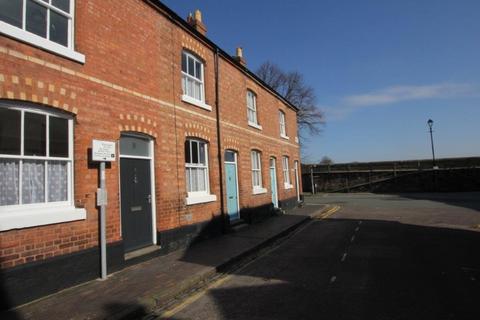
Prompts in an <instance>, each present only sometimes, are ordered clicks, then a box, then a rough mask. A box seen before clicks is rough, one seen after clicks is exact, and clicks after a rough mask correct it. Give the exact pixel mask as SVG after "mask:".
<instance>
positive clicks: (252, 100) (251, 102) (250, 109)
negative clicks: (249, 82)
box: [247, 90, 262, 129]
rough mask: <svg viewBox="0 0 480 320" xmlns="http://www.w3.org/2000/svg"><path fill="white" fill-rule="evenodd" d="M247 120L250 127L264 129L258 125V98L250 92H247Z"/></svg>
mask: <svg viewBox="0 0 480 320" xmlns="http://www.w3.org/2000/svg"><path fill="white" fill-rule="evenodd" d="M247 119H248V124H249V125H250V126H252V127H255V128H257V129H262V127H261V126H260V125H259V124H258V117H257V96H256V95H255V93H253V92H252V91H250V90H247Z"/></svg>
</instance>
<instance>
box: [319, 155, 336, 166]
mask: <svg viewBox="0 0 480 320" xmlns="http://www.w3.org/2000/svg"><path fill="white" fill-rule="evenodd" d="M319 164H323V165H332V164H333V160H332V159H331V158H330V157H328V156H323V157H322V160H320V163H319Z"/></svg>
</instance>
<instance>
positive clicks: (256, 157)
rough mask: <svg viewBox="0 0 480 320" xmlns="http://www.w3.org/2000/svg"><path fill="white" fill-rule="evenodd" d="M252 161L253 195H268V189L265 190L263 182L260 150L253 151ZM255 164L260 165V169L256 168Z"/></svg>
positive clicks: (251, 154)
mask: <svg viewBox="0 0 480 320" xmlns="http://www.w3.org/2000/svg"><path fill="white" fill-rule="evenodd" d="M250 160H251V162H252V188H253V194H262V193H266V192H267V189H266V188H263V184H262V183H263V182H262V156H261V152H260V151H258V150H252V151H251V153H250ZM255 162H256V163H258V168H257V167H255ZM255 175H258V184H257V185H256V184H255Z"/></svg>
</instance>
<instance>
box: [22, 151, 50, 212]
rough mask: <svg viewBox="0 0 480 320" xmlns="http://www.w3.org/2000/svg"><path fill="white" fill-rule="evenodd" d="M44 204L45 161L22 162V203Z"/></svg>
mask: <svg viewBox="0 0 480 320" xmlns="http://www.w3.org/2000/svg"><path fill="white" fill-rule="evenodd" d="M38 202H45V161H30V160H28V161H27V160H24V161H23V170H22V203H25V204H26V203H38Z"/></svg>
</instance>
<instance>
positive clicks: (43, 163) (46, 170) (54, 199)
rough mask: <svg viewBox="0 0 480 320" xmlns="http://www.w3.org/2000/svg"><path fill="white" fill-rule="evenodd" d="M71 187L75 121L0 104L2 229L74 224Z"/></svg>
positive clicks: (26, 107)
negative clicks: (50, 224) (47, 224)
mask: <svg viewBox="0 0 480 320" xmlns="http://www.w3.org/2000/svg"><path fill="white" fill-rule="evenodd" d="M72 182H73V118H72V117H70V116H69V115H66V114H61V113H54V112H51V111H49V110H47V109H44V108H36V107H35V106H33V105H30V104H20V103H8V102H0V230H5V229H9V228H12V227H22V226H32V225H41V224H46V223H53V222H52V221H56V222H61V221H70V220H75V219H76V218H78V216H77V215H75V214H73V215H69V216H67V217H65V214H67V213H68V212H69V211H72V210H73V211H75V210H74V208H73V199H72V198H73V190H72V189H73V183H72ZM55 208H56V209H60V210H61V211H62V213H58V215H56V217H54V218H53V220H52V215H53V216H55ZM68 209H70V210H68ZM70 213H72V212H70ZM76 213H78V212H76ZM7 217H8V218H7ZM22 217H23V218H22Z"/></svg>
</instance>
